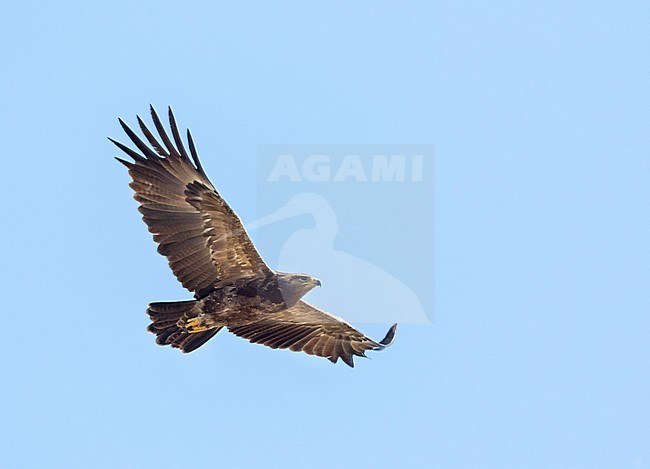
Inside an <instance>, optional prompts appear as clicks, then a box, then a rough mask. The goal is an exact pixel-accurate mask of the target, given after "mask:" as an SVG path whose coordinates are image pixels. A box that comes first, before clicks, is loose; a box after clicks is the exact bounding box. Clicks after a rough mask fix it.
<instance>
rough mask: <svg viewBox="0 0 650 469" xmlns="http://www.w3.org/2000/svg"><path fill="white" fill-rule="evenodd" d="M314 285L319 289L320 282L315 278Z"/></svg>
mask: <svg viewBox="0 0 650 469" xmlns="http://www.w3.org/2000/svg"><path fill="white" fill-rule="evenodd" d="M314 285H316V286H317V287H320V280H318V279H317V278H315V279H314Z"/></svg>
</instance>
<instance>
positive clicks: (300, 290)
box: [277, 272, 320, 308]
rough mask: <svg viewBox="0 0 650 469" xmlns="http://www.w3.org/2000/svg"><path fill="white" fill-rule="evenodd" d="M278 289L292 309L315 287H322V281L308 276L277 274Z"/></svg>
mask: <svg viewBox="0 0 650 469" xmlns="http://www.w3.org/2000/svg"><path fill="white" fill-rule="evenodd" d="M277 278H278V288H279V289H280V291H281V292H282V298H283V299H284V302H285V303H286V304H287V306H288V307H289V308H290V307H292V306H293V305H295V304H296V303H297V302H298V300H300V298H302V297H303V296H305V295H306V294H307V292H308V291H309V290H311V289H312V288H314V287H320V280H318V279H317V278H315V277H312V276H311V275H307V274H287V273H280V272H278V274H277Z"/></svg>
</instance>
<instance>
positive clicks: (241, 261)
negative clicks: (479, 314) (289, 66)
mask: <svg viewBox="0 0 650 469" xmlns="http://www.w3.org/2000/svg"><path fill="white" fill-rule="evenodd" d="M150 110H151V117H152V120H153V123H154V126H155V128H156V131H157V132H158V135H159V138H160V140H162V144H161V143H160V142H159V141H158V140H157V139H156V137H155V136H154V134H153V133H152V132H151V131H150V130H149V129H148V128H147V126H146V125H145V124H144V122H143V121H142V119H140V117H139V116H138V117H137V121H138V125H139V126H140V130H141V131H142V134H143V135H144V137H145V138H146V140H147V141H148V142H149V145H147V144H146V143H145V142H143V141H142V140H141V139H140V137H138V135H137V134H136V133H135V132H134V131H133V130H131V129H130V128H129V127H128V126H127V125H126V124H125V123H124V121H122V119H119V122H120V125H121V126H122V128H123V129H124V132H126V134H127V136H128V137H129V138H130V139H131V141H132V142H133V144H134V145H135V146H136V147H137V149H138V150H139V152H138V151H135V150H133V149H131V148H129V147H128V146H126V145H124V144H122V143H120V142H118V141H116V140H113V139H111V138H109V140H110V141H111V142H113V143H114V144H115V145H117V147H118V148H120V150H122V151H123V152H124V153H126V154H127V155H128V156H129V157H131V159H132V160H133V161H127V160H125V159H122V158H117V157H116V159H117V160H118V161H119V162H120V163H122V164H123V165H124V166H126V167H127V168H128V171H129V175H130V176H131V178H132V182H131V183H130V184H129V185H130V186H131V188H132V189H133V190H134V192H135V193H134V195H133V197H134V198H135V200H136V201H137V202H138V203H139V205H140V206H139V208H138V210H139V211H140V213H141V214H142V218H143V220H144V222H145V223H146V224H147V226H148V227H149V231H150V232H151V233H152V234H153V239H154V241H155V242H156V243H158V252H159V253H160V254H162V255H163V256H165V257H166V258H167V259H168V261H169V266H170V267H171V269H172V271H173V273H174V275H175V276H176V278H177V279H178V281H179V282H180V283H181V284H182V285H183V287H185V288H186V289H187V290H189V291H190V292H192V293H194V299H192V300H185V301H171V302H155V303H150V304H149V306H148V308H147V314H148V315H149V317H150V319H151V324H150V325H149V326H148V328H147V330H148V331H149V332H152V333H153V334H155V335H156V343H158V344H159V345H171V346H172V347H175V348H178V349H180V350H181V351H182V352H185V353H189V352H192V351H194V350H196V349H197V348H199V347H201V346H202V345H203V344H205V343H206V342H207V341H208V340H210V339H211V338H212V337H214V336H215V335H216V334H217V333H218V332H219V331H220V330H221V329H222V328H224V327H225V328H227V329H228V330H229V331H230V332H232V333H233V334H235V335H237V336H239V337H243V338H244V339H248V340H249V341H250V342H253V343H259V344H263V345H266V346H269V347H271V348H288V349H289V350H292V351H294V352H297V351H302V352H306V353H308V354H310V355H316V356H319V357H325V358H327V359H329V360H330V361H331V362H333V363H336V362H337V361H338V359H339V358H340V359H341V360H343V361H344V362H345V363H346V364H347V365H349V366H351V367H353V366H354V361H353V357H354V356H355V355H356V356H361V357H365V352H366V351H368V350H382V349H384V348H386V347H388V346H389V345H390V344H391V343H392V342H393V340H394V338H395V332H396V329H397V324H394V325H393V326H392V327H391V328H390V329H389V330H388V333H387V334H386V336H385V337H384V338H383V339H382V340H380V341H379V342H375V341H374V340H372V339H370V338H368V337H366V336H365V335H364V334H362V333H361V332H359V331H358V330H356V329H355V328H354V327H352V326H351V325H350V324H348V323H347V322H345V321H344V320H343V319H341V318H339V317H336V316H334V315H332V314H329V313H327V312H325V311H323V310H321V309H319V308H317V307H315V306H312V305H310V304H309V303H307V302H305V301H303V300H302V297H303V296H304V295H305V294H306V293H308V292H309V291H310V290H311V289H313V288H314V287H316V286H320V281H319V280H318V279H316V278H314V277H312V276H311V275H306V274H293V273H286V272H276V271H274V270H272V269H271V268H269V267H268V266H267V265H266V263H265V262H264V261H263V260H262V258H261V256H260V255H259V253H258V252H257V250H256V249H255V246H254V245H253V243H252V241H251V239H250V238H249V237H248V234H247V233H246V230H245V229H244V225H243V224H242V222H241V220H240V218H239V217H238V216H237V214H236V213H235V212H234V211H233V210H232V209H231V208H230V206H229V205H228V204H227V203H226V202H225V200H224V199H223V198H222V197H221V195H219V193H218V192H217V190H216V189H215V187H214V185H213V184H212V183H211V182H210V180H209V179H208V176H207V175H206V174H205V171H204V170H203V167H202V166H201V162H200V160H199V157H198V154H197V151H196V147H195V146H194V141H193V139H192V135H191V134H190V131H189V129H188V131H187V143H188V147H189V154H188V152H187V150H186V149H185V145H184V144H183V140H182V139H181V135H180V133H179V131H178V126H177V125H176V120H175V118H174V114H173V113H172V110H171V108H169V125H170V130H171V135H172V138H170V137H169V135H168V134H167V131H166V130H165V128H164V126H163V124H162V122H161V121H160V118H159V117H158V115H157V113H156V111H155V110H154V108H153V106H151V107H150ZM172 139H173V140H172Z"/></svg>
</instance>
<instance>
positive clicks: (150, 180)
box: [110, 107, 271, 298]
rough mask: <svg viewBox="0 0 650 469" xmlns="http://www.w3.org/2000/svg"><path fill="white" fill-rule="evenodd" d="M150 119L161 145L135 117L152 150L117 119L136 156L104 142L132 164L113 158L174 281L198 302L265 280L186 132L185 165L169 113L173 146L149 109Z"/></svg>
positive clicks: (262, 266) (245, 237)
mask: <svg viewBox="0 0 650 469" xmlns="http://www.w3.org/2000/svg"><path fill="white" fill-rule="evenodd" d="M151 117H152V119H153V122H154V125H155V127H156V130H157V131H158V134H159V135H160V138H161V140H162V142H163V145H161V144H160V143H159V142H158V140H156V137H154V135H153V134H152V133H151V132H150V131H149V129H148V128H147V127H146V126H145V124H144V122H142V119H140V117H138V124H139V125H140V129H141V130H142V133H143V134H144V136H145V137H146V139H147V140H148V141H149V144H150V145H151V147H153V149H152V148H151V147H149V146H148V145H147V144H146V143H144V142H143V141H142V140H141V139H140V138H139V137H138V136H137V135H136V134H135V132H133V131H132V130H131V129H130V128H129V127H128V126H127V125H126V124H125V123H124V122H123V121H122V120H121V119H120V124H121V125H122V128H123V129H124V131H125V132H126V134H127V135H128V136H129V138H130V139H131V141H132V142H133V143H134V144H135V146H136V147H137V148H138V149H139V150H140V152H141V153H138V152H136V151H134V150H132V149H131V148H129V147H127V146H126V145H123V144H122V143H120V142H117V141H115V140H113V139H110V140H111V142H113V143H114V144H115V145H117V146H118V147H119V148H120V149H121V150H122V151H124V152H125V153H126V154H127V155H129V156H130V157H131V158H133V160H134V162H130V161H126V160H123V159H121V158H117V160H118V161H120V162H121V163H123V164H124V165H125V166H126V167H127V168H128V169H129V174H130V175H131V178H132V179H133V182H131V183H130V186H131V188H132V189H133V190H134V191H135V194H134V195H133V197H134V198H135V200H137V201H138V202H139V204H140V207H139V209H138V210H139V211H140V212H141V213H142V218H143V219H144V221H145V223H146V224H147V225H148V227H149V231H150V232H151V233H153V238H154V240H155V241H156V242H157V243H158V244H159V246H158V252H159V253H160V254H162V255H164V256H165V257H167V259H168V260H169V266H170V267H171V269H172V271H173V272H174V275H176V278H178V280H179V281H180V282H181V283H182V284H183V286H184V287H185V288H187V289H188V290H189V291H192V292H195V294H196V296H197V297H199V298H200V297H202V296H204V295H205V294H207V293H209V292H210V291H211V290H212V288H213V286H214V285H215V284H216V283H218V282H223V281H227V280H231V279H237V278H243V277H257V276H267V275H269V274H270V273H271V270H270V269H269V268H268V266H267V265H266V264H265V263H264V261H263V260H262V258H261V257H260V255H259V254H258V252H257V250H256V249H255V246H253V243H252V241H251V240H250V238H249V237H248V235H247V234H246V231H245V229H244V226H243V225H242V222H241V220H240V219H239V217H238V216H237V214H235V212H233V211H232V209H231V208H230V207H229V206H228V204H227V203H226V202H225V201H224V200H223V199H222V198H221V196H220V195H219V193H218V192H217V191H216V190H215V188H214V186H213V185H212V183H211V182H210V180H209V179H208V177H207V176H206V174H205V172H204V171H203V167H202V166H201V162H200V161H199V157H198V154H197V152H196V148H195V147H194V141H193V140H192V135H191V134H190V131H189V130H188V131H187V140H188V144H189V149H190V155H191V160H190V155H188V153H187V151H186V150H185V147H184V146H183V141H182V139H181V137H180V134H179V132H178V127H177V126H176V121H175V119H174V115H173V113H172V110H171V108H170V109H169V123H170V127H171V132H172V137H173V139H174V143H172V141H171V140H170V138H169V136H168V135H167V132H166V131H165V128H164V127H163V125H162V123H161V121H160V119H159V118H158V115H157V114H156V111H155V110H154V109H153V107H151ZM154 150H155V151H154Z"/></svg>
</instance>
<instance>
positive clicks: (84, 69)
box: [0, 1, 650, 468]
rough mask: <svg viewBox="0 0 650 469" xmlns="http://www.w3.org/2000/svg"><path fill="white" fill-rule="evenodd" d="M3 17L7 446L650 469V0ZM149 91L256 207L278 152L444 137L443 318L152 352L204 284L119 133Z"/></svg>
mask: <svg viewBox="0 0 650 469" xmlns="http://www.w3.org/2000/svg"><path fill="white" fill-rule="evenodd" d="M2 10H3V12H2V17H1V18H0V56H1V57H2V63H3V71H2V73H1V74H0V98H1V103H2V111H1V112H0V129H2V130H0V132H1V134H2V152H1V153H2V165H3V170H2V171H1V172H0V182H1V183H0V188H1V189H0V190H2V197H1V198H0V204H1V208H2V213H3V214H4V217H3V224H2V226H3V230H2V234H1V235H0V236H2V245H3V247H4V256H3V269H2V270H3V274H2V276H3V279H2V283H1V284H2V293H3V298H4V301H5V304H4V306H3V307H2V311H3V322H4V334H3V357H2V359H1V360H0V366H1V368H0V371H1V373H2V380H1V381H0V414H1V415H2V418H1V419H0V441H2V447H3V451H2V454H1V455H0V465H2V466H3V467H38V466H41V467H42V466H46V465H47V466H52V465H54V466H65V467H88V466H91V465H92V466H95V467H115V466H129V467H152V466H156V467H161V466H162V467H166V466H171V465H180V464H183V465H187V466H200V467H205V466H208V467H209V466H219V467H221V466H224V467H228V466H234V465H244V466H246V465H261V464H264V465H268V466H271V467H291V466H293V467H299V466H305V465H309V466H313V467H331V466H341V465H343V464H345V465H355V466H358V467H376V466H378V465H382V466H384V467H395V466H416V467H418V466H419V467H425V466H429V467H440V468H447V467H449V468H451V467H454V468H455V467H470V468H472V467H477V468H478V467H481V468H483V467H498V468H507V467H513V468H520V467H540V468H546V467H567V468H575V467H590V468H599V467H603V468H610V467H650V449H648V445H647V441H648V439H649V437H650V435H649V433H650V431H649V428H650V411H649V402H648V395H650V376H649V373H650V372H649V371H648V370H650V358H649V357H650V316H649V314H648V313H649V310H650V308H649V306H650V301H649V294H648V287H649V286H650V269H649V268H648V265H649V264H650V252H649V249H648V239H650V218H649V215H648V213H649V211H648V204H649V201H650V184H649V182H650V156H649V152H648V148H649V143H650V141H649V140H650V137H649V136H650V133H649V132H648V129H649V124H650V119H649V117H650V112H649V109H650V87H649V86H648V82H649V79H650V53H649V50H648V44H649V43H650V37H649V35H650V30H649V29H648V27H647V25H648V21H649V20H650V8H649V7H648V5H647V4H646V3H645V2H640V1H639V2H635V1H626V2H616V3H615V2H571V3H570V4H568V5H567V4H566V2H406V3H404V2H401V3H398V2H365V1H361V2H353V3H350V4H346V3H332V2H297V1H291V2H269V3H261V2H259V3H257V2H229V3H222V2H219V3H217V2H191V3H190V4H189V5H182V6H181V5H179V4H178V3H177V2H153V1H142V2H135V3H133V2H112V3H111V4H110V5H109V4H102V5H100V4H99V3H94V2H90V3H86V4H82V3H79V2H56V3H52V2H31V3H30V2H20V3H19V2H5V3H4V4H3V8H2ZM149 103H153V104H154V105H156V106H157V107H158V108H159V110H162V109H164V107H165V106H166V105H167V104H171V105H173V106H174V108H175V110H176V113H177V117H178V119H179V121H180V123H181V125H183V126H190V127H191V128H192V131H193V133H194V136H195V139H196V141H197V145H198V147H199V151H200V153H201V155H202V158H203V160H204V166H205V167H206V170H207V171H208V173H209V174H210V176H211V178H212V180H213V181H214V182H215V184H216V185H217V186H218V187H219V189H220V191H221V193H222V194H224V195H225V196H226V197H227V199H228V201H229V202H230V203H231V204H232V205H233V206H234V208H235V209H236V210H237V211H238V212H239V213H240V214H241V216H242V218H243V219H244V220H246V221H249V220H254V219H256V217H258V216H259V215H261V214H259V213H258V199H257V179H256V170H257V153H256V152H257V145H259V144H308V145H314V144H315V145H318V144H357V143H362V144H433V145H435V149H436V175H435V194H434V195H435V197H434V200H431V201H430V205H429V208H430V209H431V210H433V208H434V207H435V244H434V247H435V285H431V288H430V291H429V294H430V295H431V296H432V297H433V298H434V301H433V302H432V304H434V305H435V311H434V317H435V321H434V322H433V324H425V325H423V324H411V325H409V324H405V325H403V326H402V327H400V330H399V333H398V337H397V341H396V343H395V344H394V345H393V347H392V348H390V349H389V350H387V351H384V352H381V353H376V354H374V355H373V357H372V360H358V361H357V367H356V368H354V369H349V368H347V367H345V366H343V365H339V366H332V365H331V364H330V363H329V362H327V361H326V360H322V359H321V360H318V359H315V358H313V357H309V356H303V355H299V354H292V353H289V352H282V351H273V350H270V349H267V348H264V347H260V346H254V345H251V344H248V343H247V342H245V341H243V340H241V339H238V338H236V337H234V336H231V335H229V334H225V333H220V334H219V335H218V336H217V337H216V338H215V339H213V340H212V341H210V342H209V343H208V344H207V345H206V346H204V347H203V348H202V349H201V350H199V351H197V352H195V353H193V354H191V355H188V356H184V355H181V354H180V353H178V352H177V351H175V350H167V349H164V348H161V347H157V346H156V345H155V344H154V342H153V339H152V336H150V335H148V334H147V333H146V332H145V327H146V324H147V318H146V316H145V314H144V310H145V307H146V304H147V303H148V302H149V301H153V300H174V299H183V298H187V297H188V294H187V293H186V292H185V291H183V289H182V288H181V287H180V285H179V284H178V283H177V282H176V281H175V279H174V278H173V276H172V275H171V273H170V271H169V270H168V269H167V266H166V261H165V259H164V258H162V257H161V256H159V255H158V254H157V253H156V252H155V246H154V244H153V242H152V241H151V239H150V235H149V234H148V233H147V231H146V229H145V226H144V224H143V223H142V222H141V221H140V219H139V216H138V214H137V212H136V210H135V204H134V202H133V200H132V198H131V193H130V189H129V188H128V187H127V182H128V177H127V175H126V174H125V171H124V168H122V167H120V166H119V165H118V164H117V163H116V162H115V161H114V160H113V159H112V157H113V156H114V155H116V154H117V152H116V149H115V148H113V147H112V146H111V145H110V143H109V142H108V141H107V140H106V136H113V137H119V138H123V137H122V133H121V130H120V129H119V126H118V124H117V121H116V118H117V117H118V116H121V117H123V118H125V119H127V121H129V122H131V123H133V122H134V119H135V114H136V113H140V114H146V111H147V106H148V104H149ZM403 210H404V211H409V210H410V211H412V212H413V217H414V218H416V217H417V216H418V210H421V209H420V208H417V209H416V208H415V207H413V206H409V205H405V206H404V207H403ZM342 215H345V214H342ZM269 229H271V228H269ZM367 243H368V245H367V246H366V249H367V250H368V252H372V253H373V256H376V258H378V259H381V255H382V251H387V249H386V246H385V243H384V240H383V239H377V238H372V237H369V238H368V240H367ZM431 243H434V239H432V240H431ZM423 249H425V248H424V247H423ZM263 254H264V253H263ZM390 255H391V254H390V252H389V253H387V254H386V256H390ZM413 275H418V272H414V274H413ZM322 291H325V286H324V287H323V290H322ZM360 327H361V328H362V330H363V331H364V332H366V333H368V334H369V335H370V336H372V337H377V338H379V337H381V335H382V333H383V332H384V330H385V328H386V325H383V324H361V325H360Z"/></svg>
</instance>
